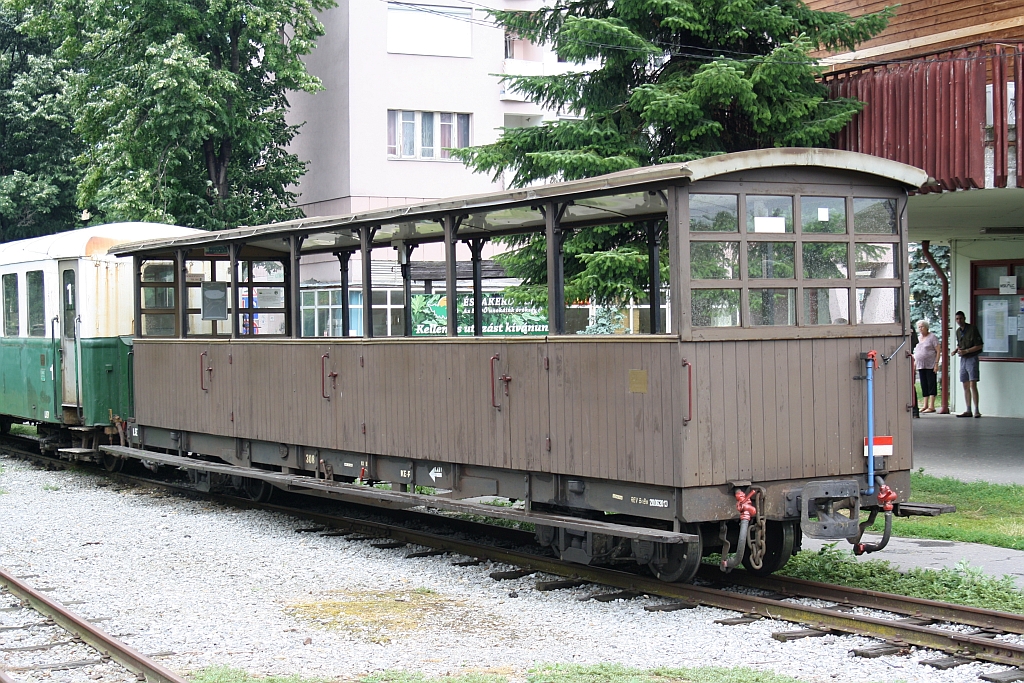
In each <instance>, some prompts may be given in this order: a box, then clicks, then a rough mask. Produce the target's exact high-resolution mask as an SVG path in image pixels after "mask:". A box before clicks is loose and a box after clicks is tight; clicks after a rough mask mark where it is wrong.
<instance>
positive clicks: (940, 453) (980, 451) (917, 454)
mask: <svg viewBox="0 0 1024 683" xmlns="http://www.w3.org/2000/svg"><path fill="white" fill-rule="evenodd" d="M919 467H923V468H924V470H925V473H926V474H932V475H935V476H937V477H955V478H956V479H960V480H961V481H976V480H982V481H990V482H993V483H997V484H1024V419H1021V418H1012V417H983V418H981V419H978V420H976V419H974V418H966V417H962V418H958V417H954V416H952V415H937V414H927V415H922V416H921V418H920V419H917V420H914V469H917V468H919Z"/></svg>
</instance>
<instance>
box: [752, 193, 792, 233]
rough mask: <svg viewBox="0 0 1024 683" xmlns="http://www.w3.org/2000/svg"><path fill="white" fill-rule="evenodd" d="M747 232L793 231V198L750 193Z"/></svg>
mask: <svg viewBox="0 0 1024 683" xmlns="http://www.w3.org/2000/svg"><path fill="white" fill-rule="evenodd" d="M747 232H754V233H762V232H768V233H772V232H778V233H787V232H793V198H792V197H777V196H773V195H752V194H748V195H747Z"/></svg>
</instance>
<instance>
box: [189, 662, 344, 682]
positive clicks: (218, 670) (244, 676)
mask: <svg viewBox="0 0 1024 683" xmlns="http://www.w3.org/2000/svg"><path fill="white" fill-rule="evenodd" d="M189 679H190V680H191V681H192V683H325V681H326V680H327V679H324V678H303V677H301V676H267V677H265V678H264V677H257V676H252V675H250V674H248V673H247V672H245V671H242V670H241V669H232V668H230V667H226V666H211V667H208V668H205V669H200V670H199V671H196V672H194V673H193V674H191V675H190V676H189Z"/></svg>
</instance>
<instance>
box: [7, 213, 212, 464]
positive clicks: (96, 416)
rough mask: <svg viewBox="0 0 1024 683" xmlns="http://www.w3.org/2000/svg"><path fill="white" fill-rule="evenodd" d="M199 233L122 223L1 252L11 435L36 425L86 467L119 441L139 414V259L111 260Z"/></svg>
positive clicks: (47, 440)
mask: <svg viewBox="0 0 1024 683" xmlns="http://www.w3.org/2000/svg"><path fill="white" fill-rule="evenodd" d="M194 232H196V231H194V230H191V229H189V228H181V227H177V226H172V225H159V224H153V223H115V224H110V225H100V226H93V227H88V228H81V229H78V230H70V231H68V232H63V233H58V234H55V235H46V236H43V237H36V238H32V239H27V240H20V241H17V242H9V243H7V244H3V245H0V299H2V314H3V315H2V332H3V336H2V337H0V429H2V431H3V432H4V433H7V432H9V431H10V428H11V426H12V425H14V424H33V425H36V426H37V427H38V432H39V436H40V446H41V447H42V448H43V449H44V450H57V451H61V453H62V455H69V456H72V457H79V458H83V459H94V455H93V454H96V453H97V450H96V449H97V448H98V447H99V445H100V443H101V442H104V441H111V440H113V439H115V438H118V437H117V435H118V430H119V424H120V421H121V420H122V419H124V418H127V417H130V416H131V415H132V413H133V410H132V403H133V386H132V381H133V380H132V355H133V354H132V334H133V332H134V327H135V321H134V307H133V303H132V291H133V284H134V283H133V275H132V262H131V259H128V258H117V257H114V256H110V255H108V254H107V251H108V250H109V249H110V248H111V247H113V246H115V245H118V244H124V243H127V242H133V241H137V240H140V239H150V238H173V237H178V236H184V235H189V234H192V233H194ZM168 303H169V304H170V305H173V302H168ZM104 437H106V438H104Z"/></svg>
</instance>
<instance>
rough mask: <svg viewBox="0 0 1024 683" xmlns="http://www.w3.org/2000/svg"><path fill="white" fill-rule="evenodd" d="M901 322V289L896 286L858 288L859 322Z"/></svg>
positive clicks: (865, 323)
mask: <svg viewBox="0 0 1024 683" xmlns="http://www.w3.org/2000/svg"><path fill="white" fill-rule="evenodd" d="M898 322H900V290H898V289H896V288H895V287H872V288H870V289H865V288H860V287H858V288H857V323H858V324H861V325H871V324H879V323H898Z"/></svg>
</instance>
